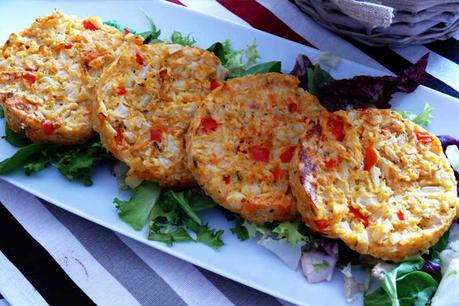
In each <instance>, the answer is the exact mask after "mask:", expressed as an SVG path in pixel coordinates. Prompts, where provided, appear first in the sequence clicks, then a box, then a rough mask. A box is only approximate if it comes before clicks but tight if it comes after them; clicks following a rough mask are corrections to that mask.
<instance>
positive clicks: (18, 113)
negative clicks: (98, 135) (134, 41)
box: [0, 11, 123, 144]
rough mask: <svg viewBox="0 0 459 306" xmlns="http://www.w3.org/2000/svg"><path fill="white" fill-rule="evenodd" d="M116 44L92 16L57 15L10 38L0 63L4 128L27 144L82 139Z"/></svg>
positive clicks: (89, 132) (118, 38) (117, 36)
mask: <svg viewBox="0 0 459 306" xmlns="http://www.w3.org/2000/svg"><path fill="white" fill-rule="evenodd" d="M122 40H123V34H122V33H120V32H119V31H117V30H116V29H115V28H113V27H110V26H105V25H103V24H102V22H101V20H100V19H99V18H98V17H89V18H87V19H84V20H80V19H77V18H75V17H70V16H66V15H64V14H62V13H61V12H59V11H55V12H54V13H53V14H52V15H50V16H47V17H43V18H38V19H37V20H36V21H35V22H34V23H33V24H32V25H31V26H30V27H29V28H27V29H26V30H24V31H22V32H20V33H13V34H11V35H10V37H9V39H8V41H7V42H6V43H5V45H4V46H3V49H2V58H1V59H0V104H1V106H2V107H3V109H4V111H5V117H6V120H7V122H8V125H9V127H10V128H11V129H12V130H14V131H15V132H18V133H19V132H24V133H25V134H26V136H27V137H28V138H29V139H31V140H32V141H33V142H49V143H57V144H77V143H82V142H85V141H86V140H88V139H89V138H90V137H91V136H93V135H94V132H93V129H92V123H91V114H90V112H91V105H92V103H93V102H94V100H95V86H96V84H97V82H98V80H99V77H100V75H101V73H102V70H103V68H104V67H106V66H107V65H108V64H109V63H111V62H112V61H113V59H114V53H115V52H116V49H117V48H118V47H119V46H120V45H121V42H122Z"/></svg>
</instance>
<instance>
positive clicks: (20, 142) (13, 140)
mask: <svg viewBox="0 0 459 306" xmlns="http://www.w3.org/2000/svg"><path fill="white" fill-rule="evenodd" d="M5 140H6V141H8V142H9V143H10V144H11V145H13V146H15V147H17V148H22V147H25V146H27V145H29V144H31V143H32V142H31V141H30V140H29V139H27V137H26V136H25V135H23V134H20V133H16V132H15V131H13V130H12V129H10V127H9V126H8V123H7V122H6V121H5Z"/></svg>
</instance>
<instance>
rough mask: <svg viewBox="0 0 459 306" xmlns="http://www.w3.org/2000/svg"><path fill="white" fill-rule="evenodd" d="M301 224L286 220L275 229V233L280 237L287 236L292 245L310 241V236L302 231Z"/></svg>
mask: <svg viewBox="0 0 459 306" xmlns="http://www.w3.org/2000/svg"><path fill="white" fill-rule="evenodd" d="M299 226H300V222H288V221H284V222H281V223H279V224H278V225H277V226H276V227H275V228H274V229H273V233H276V234H277V235H278V238H279V239H282V238H287V241H288V243H290V244H291V245H297V244H298V243H299V242H301V241H305V242H308V241H309V240H310V239H309V237H308V236H306V235H303V234H302V233H300V231H299Z"/></svg>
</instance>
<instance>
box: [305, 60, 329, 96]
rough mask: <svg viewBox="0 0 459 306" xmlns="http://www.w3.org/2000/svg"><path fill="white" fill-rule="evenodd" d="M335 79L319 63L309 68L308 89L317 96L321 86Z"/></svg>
mask: <svg viewBox="0 0 459 306" xmlns="http://www.w3.org/2000/svg"><path fill="white" fill-rule="evenodd" d="M333 80H334V79H333V77H332V76H331V74H330V73H328V72H327V71H325V70H324V69H322V68H321V67H320V66H319V65H314V66H313V67H312V68H308V91H309V93H311V94H313V95H315V96H317V95H318V93H319V88H321V87H323V86H325V85H327V84H328V83H329V82H331V81H333Z"/></svg>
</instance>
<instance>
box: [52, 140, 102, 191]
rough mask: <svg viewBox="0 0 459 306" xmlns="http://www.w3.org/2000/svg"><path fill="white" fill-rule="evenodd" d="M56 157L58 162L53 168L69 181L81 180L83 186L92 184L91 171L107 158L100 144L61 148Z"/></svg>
mask: <svg viewBox="0 0 459 306" xmlns="http://www.w3.org/2000/svg"><path fill="white" fill-rule="evenodd" d="M57 155H58V157H59V160H58V162H57V164H56V165H55V166H56V168H57V169H58V170H59V172H60V173H62V174H63V175H64V176H65V177H66V178H68V179H69V180H71V181H73V180H76V179H81V180H82V181H83V184H84V185H85V186H91V185H92V184H93V182H92V180H91V175H92V171H93V169H94V168H95V167H96V166H97V165H99V164H100V163H101V162H102V161H103V160H104V159H106V158H107V157H108V154H107V151H106V150H105V148H104V147H103V146H102V144H101V143H100V142H93V143H91V144H83V145H80V146H76V147H70V148H66V147H62V148H61V149H60V150H59V151H58V153H57Z"/></svg>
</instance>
